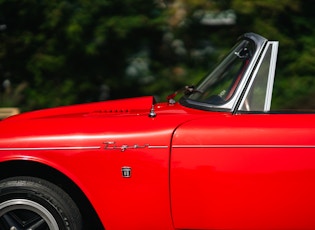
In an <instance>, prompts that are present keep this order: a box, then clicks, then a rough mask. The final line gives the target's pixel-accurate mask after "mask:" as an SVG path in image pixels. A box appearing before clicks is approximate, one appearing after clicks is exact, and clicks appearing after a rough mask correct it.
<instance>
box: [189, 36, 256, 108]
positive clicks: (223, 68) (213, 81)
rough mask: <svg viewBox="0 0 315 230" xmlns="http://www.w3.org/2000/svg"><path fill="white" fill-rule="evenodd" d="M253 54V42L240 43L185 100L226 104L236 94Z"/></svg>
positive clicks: (243, 41)
mask: <svg viewBox="0 0 315 230" xmlns="http://www.w3.org/2000/svg"><path fill="white" fill-rule="evenodd" d="M253 53H254V44H253V42H251V41H250V40H242V41H240V42H239V43H237V44H236V45H235V46H234V47H233V49H232V50H231V51H230V52H229V53H228V55H227V56H226V57H225V58H224V59H223V61H222V62H221V63H220V64H219V65H217V67H216V68H215V69H214V71H212V72H211V73H210V74H208V75H207V76H206V77H205V78H204V79H203V80H202V81H201V82H200V84H198V85H197V87H196V88H195V89H194V90H193V92H192V93H191V94H190V95H188V96H185V98H186V99H189V100H192V101H195V102H201V103H207V104H210V105H223V104H225V103H227V102H228V101H229V100H230V99H231V98H232V96H233V95H234V93H235V92H236V89H237V87H238V85H239V83H240V81H241V79H242V77H243V76H244V73H245V71H246V69H247V67H248V65H249V62H250V60H251V58H252V55H253Z"/></svg>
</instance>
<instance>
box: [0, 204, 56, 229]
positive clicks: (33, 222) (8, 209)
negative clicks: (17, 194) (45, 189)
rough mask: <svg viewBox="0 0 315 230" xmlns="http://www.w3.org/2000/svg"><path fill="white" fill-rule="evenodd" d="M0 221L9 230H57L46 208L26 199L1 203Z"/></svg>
mask: <svg viewBox="0 0 315 230" xmlns="http://www.w3.org/2000/svg"><path fill="white" fill-rule="evenodd" d="M0 219H1V221H2V222H3V224H6V225H7V226H8V227H9V228H8V229H10V230H20V229H21V230H22V229H26V230H39V229H43V230H44V229H47V230H48V229H49V230H59V227H58V224H57V222H56V220H55V218H54V217H53V215H52V214H51V213H50V212H49V211H48V210H47V209H46V208H44V207H43V206H42V205H40V204H38V203H36V202H34V201H31V200H26V199H12V200H8V201H5V202H3V203H1V204H0Z"/></svg>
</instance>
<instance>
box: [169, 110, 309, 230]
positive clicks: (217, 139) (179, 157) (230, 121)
mask: <svg viewBox="0 0 315 230" xmlns="http://www.w3.org/2000/svg"><path fill="white" fill-rule="evenodd" d="M170 179H171V183H170V184H171V201H172V214H173V220H174V225H175V227H176V228H177V229H315V219H314V216H313V214H314V213H315V199H314V194H315V115H306V114H305V115H302V114H301V115H293V114H287V115H279V114H237V115H231V114H226V113H225V114H221V115H215V116H210V117H209V118H204V119H199V120H194V121H191V122H189V123H186V124H185V125H183V126H181V127H180V128H179V129H177V130H176V132H175V134H174V139H173V146H172V155H171V177H170Z"/></svg>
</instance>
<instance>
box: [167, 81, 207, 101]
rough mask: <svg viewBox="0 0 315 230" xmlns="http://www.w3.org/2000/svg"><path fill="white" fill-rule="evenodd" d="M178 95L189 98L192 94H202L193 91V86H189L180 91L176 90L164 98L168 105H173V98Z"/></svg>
mask: <svg viewBox="0 0 315 230" xmlns="http://www.w3.org/2000/svg"><path fill="white" fill-rule="evenodd" d="M179 93H183V94H184V95H185V96H190V95H192V94H194V93H202V92H201V91H199V90H196V89H195V86H193V85H191V86H188V85H186V86H185V87H184V88H182V89H180V90H177V91H175V92H174V93H172V94H170V95H168V96H167V97H166V99H167V101H168V103H170V104H174V103H175V100H174V98H175V97H176V96H177V94H179Z"/></svg>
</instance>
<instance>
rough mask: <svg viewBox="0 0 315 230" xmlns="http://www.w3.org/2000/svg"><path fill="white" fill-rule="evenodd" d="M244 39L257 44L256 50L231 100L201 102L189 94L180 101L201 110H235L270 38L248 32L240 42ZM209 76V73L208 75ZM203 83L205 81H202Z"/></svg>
mask: <svg viewBox="0 0 315 230" xmlns="http://www.w3.org/2000/svg"><path fill="white" fill-rule="evenodd" d="M242 40H249V41H252V42H253V43H254V44H255V52H254V53H253V55H252V57H251V61H250V63H249V65H248V67H247V69H246V71H245V72H244V75H243V77H242V79H241V81H240V82H239V85H238V87H237V89H236V90H235V93H234V94H233V96H232V97H231V99H230V100H228V101H227V102H226V103H223V104H219V105H217V104H210V103H205V102H200V101H196V100H192V99H189V98H188V96H183V97H182V98H181V99H180V103H181V104H182V105H184V106H187V107H191V108H197V109H201V110H212V111H231V112H232V111H234V110H235V109H236V108H237V106H238V104H239V102H240V100H241V97H242V94H243V93H244V89H245V88H246V84H247V83H248V81H249V79H250V77H251V75H252V72H253V70H254V68H255V66H256V63H257V61H258V60H259V58H260V56H261V54H262V52H263V50H264V47H265V45H266V43H267V42H268V40H267V39H266V38H264V37H262V36H260V35H258V34H255V33H246V34H244V35H243V36H241V37H240V38H239V39H238V42H240V41H242ZM207 76H208V75H207ZM201 84H203V83H201Z"/></svg>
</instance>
